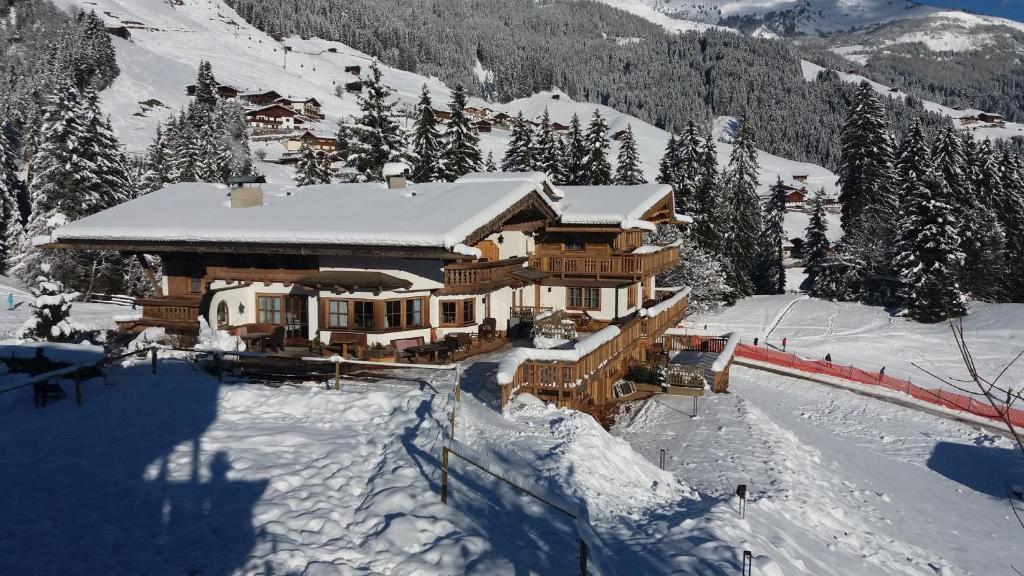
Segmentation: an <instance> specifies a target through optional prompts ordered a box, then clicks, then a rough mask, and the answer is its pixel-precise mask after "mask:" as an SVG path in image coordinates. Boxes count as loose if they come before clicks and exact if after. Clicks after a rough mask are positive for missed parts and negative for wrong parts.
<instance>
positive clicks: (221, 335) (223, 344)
mask: <svg viewBox="0 0 1024 576" xmlns="http://www.w3.org/2000/svg"><path fill="white" fill-rule="evenodd" d="M195 349H196V350H222V351H225V352H243V351H245V342H243V341H242V339H241V338H239V337H238V336H234V335H232V334H230V333H229V332H227V331H226V330H214V329H213V328H211V327H210V324H209V323H208V322H207V321H206V318H203V317H200V318H199V342H198V343H197V344H196V345H195Z"/></svg>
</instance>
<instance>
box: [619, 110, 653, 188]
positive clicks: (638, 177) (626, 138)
mask: <svg viewBox="0 0 1024 576" xmlns="http://www.w3.org/2000/svg"><path fill="white" fill-rule="evenodd" d="M615 183H616V184H619V185H624V186H630V185H634V184H647V179H646V178H644V173H643V170H642V169H641V168H640V152H639V151H637V149H636V139H635V138H633V127H632V126H630V125H628V124H627V125H626V131H625V133H624V134H623V136H622V140H621V141H620V143H619V158H618V165H617V166H616V167H615Z"/></svg>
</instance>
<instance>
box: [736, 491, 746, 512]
mask: <svg viewBox="0 0 1024 576" xmlns="http://www.w3.org/2000/svg"><path fill="white" fill-rule="evenodd" d="M736 496H739V499H740V518H746V517H747V485H746V484H740V485H739V486H737V487H736Z"/></svg>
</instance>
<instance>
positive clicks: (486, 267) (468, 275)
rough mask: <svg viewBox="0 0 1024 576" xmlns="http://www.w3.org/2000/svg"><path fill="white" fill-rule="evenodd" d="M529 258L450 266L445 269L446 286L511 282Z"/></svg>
mask: <svg viewBox="0 0 1024 576" xmlns="http://www.w3.org/2000/svg"><path fill="white" fill-rule="evenodd" d="M526 261H527V258H526V257H525V256H524V257H522V258H509V259H507V260H496V261H493V262H469V263H462V264H449V265H447V266H445V267H444V284H445V286H460V287H464V286H478V285H486V284H496V283H501V282H511V281H512V280H513V279H514V278H513V276H512V272H513V271H515V270H517V269H520V268H522V267H523V264H525V263H526Z"/></svg>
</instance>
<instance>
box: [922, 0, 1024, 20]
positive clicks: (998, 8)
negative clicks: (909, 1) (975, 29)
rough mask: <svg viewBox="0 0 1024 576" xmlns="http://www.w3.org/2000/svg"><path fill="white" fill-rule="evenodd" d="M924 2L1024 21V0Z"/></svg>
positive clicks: (942, 0)
mask: <svg viewBox="0 0 1024 576" xmlns="http://www.w3.org/2000/svg"><path fill="white" fill-rule="evenodd" d="M921 3H922V4H928V5H931V6H946V7H950V8H960V9H961V10H968V11H971V12H978V13H979V14H990V15H992V16H1002V17H1003V18H1012V19H1014V20H1018V21H1021V22H1024V0H923V1H922V2H921Z"/></svg>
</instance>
